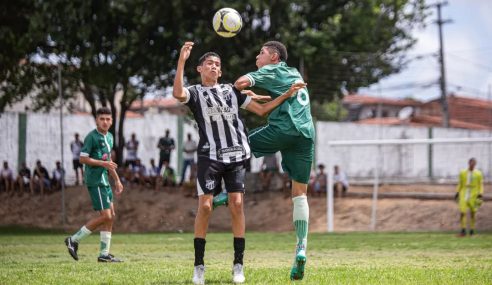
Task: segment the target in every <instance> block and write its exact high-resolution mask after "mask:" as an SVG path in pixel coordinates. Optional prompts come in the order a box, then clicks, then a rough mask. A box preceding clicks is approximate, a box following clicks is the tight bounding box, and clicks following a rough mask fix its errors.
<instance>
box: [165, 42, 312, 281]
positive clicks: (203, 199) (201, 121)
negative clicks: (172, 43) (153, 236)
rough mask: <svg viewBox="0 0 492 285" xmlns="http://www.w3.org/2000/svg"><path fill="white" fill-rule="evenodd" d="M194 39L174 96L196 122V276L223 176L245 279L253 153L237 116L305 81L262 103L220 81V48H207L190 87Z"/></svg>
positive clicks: (237, 262)
mask: <svg viewBox="0 0 492 285" xmlns="http://www.w3.org/2000/svg"><path fill="white" fill-rule="evenodd" d="M192 48H193V42H186V43H185V44H184V45H183V47H182V48H181V52H180V56H179V60H178V67H177V70H176V77H175V79H174V89H173V96H174V97H175V98H176V99H178V100H179V101H180V102H182V103H183V104H186V105H187V106H188V107H189V108H190V110H191V111H192V113H193V116H194V117H195V120H196V122H197V124H198V133H199V136H200V141H199V143H198V151H197V153H198V171H197V180H198V181H197V191H198V195H199V200H198V211H197V215H196V219H195V239H194V247H195V268H194V273H193V282H194V283H195V284H204V282H205V275H204V274H205V266H204V260H203V257H204V253H205V237H206V233H207V228H208V221H209V217H210V214H211V212H212V199H213V195H214V194H218V193H219V192H220V191H221V183H222V181H224V184H225V187H226V189H227V192H228V196H229V210H230V213H231V216H232V232H233V235H234V262H233V282H234V283H243V282H244V280H245V277H244V273H243V255H244V247H245V239H244V233H245V222H244V211H243V194H244V174H245V165H244V162H245V160H247V159H248V158H249V157H250V147H249V144H248V139H247V133H246V128H245V126H244V124H243V122H242V120H241V118H240V117H239V108H243V109H246V110H248V111H251V112H253V113H256V114H258V115H260V116H264V115H267V114H268V113H269V112H270V111H272V110H273V109H274V108H276V107H277V106H279V105H280V104H281V103H282V102H284V101H285V100H287V99H288V98H290V97H291V96H292V95H293V94H295V93H296V91H297V90H299V89H302V88H304V87H305V86H306V84H305V83H296V84H293V85H292V87H291V88H290V89H288V90H287V91H286V92H285V93H284V94H283V95H281V96H278V97H277V98H276V99H275V100H273V101H270V102H268V103H266V104H259V103H257V102H254V101H252V100H251V97H249V96H247V95H246V94H243V93H241V92H239V91H238V90H237V89H235V88H234V87H233V85H232V84H219V83H218V79H219V78H220V76H221V75H222V71H221V60H220V57H219V55H218V54H216V53H213V52H208V53H205V54H204V55H203V56H202V57H201V58H200V60H199V63H198V66H197V71H198V72H199V73H200V77H201V84H197V85H193V86H190V87H188V88H185V87H184V86H183V74H184V65H185V62H186V60H187V59H188V58H189V56H190V53H191V49H192Z"/></svg>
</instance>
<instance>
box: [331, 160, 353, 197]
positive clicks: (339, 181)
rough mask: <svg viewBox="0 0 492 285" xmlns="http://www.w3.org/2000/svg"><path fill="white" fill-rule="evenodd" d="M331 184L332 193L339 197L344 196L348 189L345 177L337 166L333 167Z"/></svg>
mask: <svg viewBox="0 0 492 285" xmlns="http://www.w3.org/2000/svg"><path fill="white" fill-rule="evenodd" d="M333 182H334V183H333V191H334V192H335V193H336V195H337V196H340V194H341V195H342V196H345V194H346V193H347V191H348V188H349V183H348V180H347V176H346V175H345V173H343V171H341V170H340V168H339V167H338V165H335V167H334V174H333Z"/></svg>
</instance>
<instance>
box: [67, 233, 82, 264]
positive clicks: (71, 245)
mask: <svg viewBox="0 0 492 285" xmlns="http://www.w3.org/2000/svg"><path fill="white" fill-rule="evenodd" d="M65 245H66V246H67V249H68V253H70V255H71V256H72V257H73V259H75V260H77V261H78V260H79V256H78V255H77V250H78V249H79V243H78V242H75V241H72V239H71V238H70V237H67V238H66V239H65Z"/></svg>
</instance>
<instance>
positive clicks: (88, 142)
mask: <svg viewBox="0 0 492 285" xmlns="http://www.w3.org/2000/svg"><path fill="white" fill-rule="evenodd" d="M92 145H93V143H92V136H90V135H89V136H86V137H85V139H84V145H83V146H82V149H81V150H80V156H84V157H89V154H90V153H91V150H92Z"/></svg>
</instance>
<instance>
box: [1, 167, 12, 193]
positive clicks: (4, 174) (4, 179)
mask: <svg viewBox="0 0 492 285" xmlns="http://www.w3.org/2000/svg"><path fill="white" fill-rule="evenodd" d="M0 187H4V188H5V192H7V193H9V192H10V191H13V190H14V173H13V172H12V169H10V168H9V163H8V162H7V161H4V162H3V168H2V171H1V172H0ZM0 189H1V188H0Z"/></svg>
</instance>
